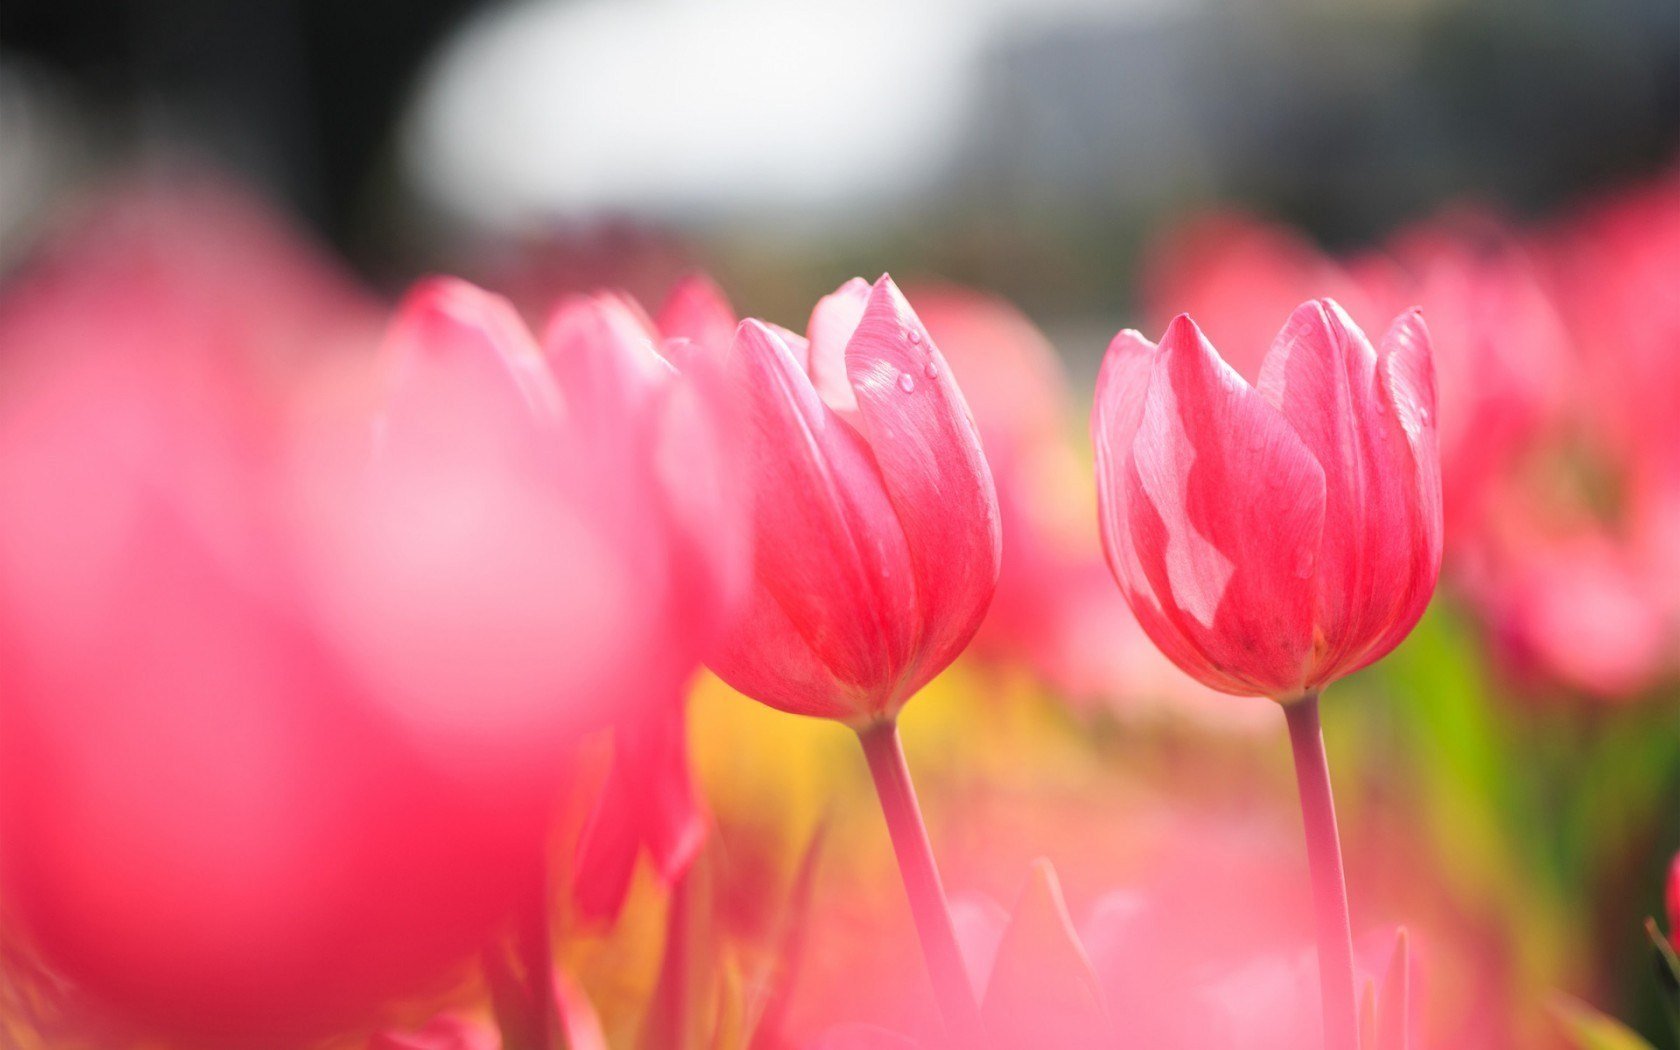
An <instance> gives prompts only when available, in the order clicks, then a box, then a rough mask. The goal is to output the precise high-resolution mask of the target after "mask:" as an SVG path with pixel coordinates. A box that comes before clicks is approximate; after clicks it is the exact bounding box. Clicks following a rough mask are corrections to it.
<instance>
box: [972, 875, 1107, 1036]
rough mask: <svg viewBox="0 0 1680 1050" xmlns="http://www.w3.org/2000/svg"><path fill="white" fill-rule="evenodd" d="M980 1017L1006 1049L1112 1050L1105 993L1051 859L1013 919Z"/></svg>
mask: <svg viewBox="0 0 1680 1050" xmlns="http://www.w3.org/2000/svg"><path fill="white" fill-rule="evenodd" d="M981 1010H982V1014H983V1016H984V1018H985V1022H986V1030H987V1032H988V1033H989V1034H990V1035H991V1037H992V1040H993V1044H994V1045H995V1046H996V1047H998V1048H1000V1050H1007V1048H1021V1050H1026V1048H1028V1047H1038V1046H1045V1045H1049V1046H1057V1047H1068V1048H1076V1047H1098V1046H1108V1045H1111V1040H1112V1039H1113V1037H1114V1033H1112V1032H1110V1031H1109V1016H1108V1008H1107V1006H1106V1004H1105V1003H1104V1000H1103V992H1102V986H1101V985H1100V984H1099V983H1098V981H1097V975H1096V973H1095V972H1094V971H1093V970H1092V969H1091V961H1090V959H1089V958H1088V957H1087V956H1086V954H1085V949H1084V947H1083V946H1082V945H1081V944H1080V942H1079V935H1078V934H1077V933H1075V932H1074V929H1073V921H1072V920H1071V919H1070V918H1069V917H1068V912H1067V904H1066V903H1065V902H1064V901H1063V900H1062V887H1061V883H1060V882H1059V881H1058V880H1057V878H1056V872H1055V869H1054V868H1052V867H1051V866H1050V862H1049V861H1047V860H1039V861H1037V862H1036V863H1034V864H1033V870H1032V876H1031V879H1030V881H1029V882H1028V883H1027V886H1026V888H1025V889H1024V890H1022V892H1021V897H1020V900H1018V901H1017V902H1016V904H1015V911H1014V913H1013V914H1012V915H1010V917H1009V925H1008V926H1007V927H1005V929H1004V931H1003V936H1002V938H1001V940H1000V941H999V942H998V947H997V956H996V960H995V961H994V962H993V964H992V972H991V979H990V980H989V981H988V982H987V985H986V995H985V1000H984V1003H983V1005H982V1007H981Z"/></svg>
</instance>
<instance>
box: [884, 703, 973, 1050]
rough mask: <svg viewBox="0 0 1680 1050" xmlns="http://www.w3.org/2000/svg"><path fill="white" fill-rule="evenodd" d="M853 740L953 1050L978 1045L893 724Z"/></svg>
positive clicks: (964, 976)
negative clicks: (882, 817) (883, 817)
mask: <svg viewBox="0 0 1680 1050" xmlns="http://www.w3.org/2000/svg"><path fill="white" fill-rule="evenodd" d="M858 740H859V742H860V743H862V744H863V756H864V758H865V759H867V760H868V762H869V775H870V776H871V777H872V778H873V779H874V781H875V793H876V795H878V796H879V797H880V799H881V810H882V812H883V813H884V814H885V815H886V818H887V832H888V834H889V835H891V837H892V844H893V852H894V853H895V854H897V856H898V870H899V874H900V875H901V876H902V877H903V879H904V891H905V893H906V895H908V896H909V898H910V912H911V914H912V915H913V916H914V917H915V920H916V932H917V934H918V935H919V936H920V937H921V941H922V957H923V958H924V959H925V960H926V962H927V968H928V976H929V977H930V978H931V979H932V981H933V991H934V995H935V996H936V997H937V998H938V1000H939V1009H940V1012H941V1013H942V1014H943V1015H944V1017H945V1027H946V1028H947V1029H948V1031H949V1034H950V1035H951V1036H952V1037H953V1038H955V1039H956V1040H957V1043H956V1044H955V1045H959V1046H975V1047H978V1046H982V1045H983V1042H982V1040H983V1035H982V1029H981V1025H980V1008H979V1006H978V1005H977V1004H976V1002H975V999H974V989H973V988H972V987H971V986H970V985H969V983H968V971H967V970H966V969H965V968H964V966H963V960H962V952H961V950H960V949H958V947H957V934H956V930H955V928H954V927H953V926H952V925H951V909H950V905H949V904H948V903H947V902H946V900H945V887H944V885H943V884H942V883H941V882H940V881H939V869H938V867H937V866H936V865H935V864H934V860H933V846H932V845H931V844H930V843H929V842H928V834H927V825H926V824H924V823H923V822H922V810H921V807H920V806H919V805H918V804H917V802H916V789H915V787H914V786H913V785H912V784H911V783H910V768H909V766H907V765H906V764H905V762H904V747H903V745H902V744H901V743H900V741H899V738H898V723H897V721H896V720H889V721H885V722H879V723H877V724H875V725H872V726H869V727H867V728H865V729H860V730H858Z"/></svg>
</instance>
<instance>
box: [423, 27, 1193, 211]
mask: <svg viewBox="0 0 1680 1050" xmlns="http://www.w3.org/2000/svg"><path fill="white" fill-rule="evenodd" d="M1161 2H1163V0H1120V2H1118V3H1116V2H1114V0H1110V2H1108V3H1104V2H1102V0H975V2H969V3H963V2H959V0H921V2H918V0H899V2H893V0H850V2H846V3H839V4H815V3H804V2H800V0H628V2H627V0H518V2H514V3H510V4H507V5H504V6H499V7H495V8H491V9H489V10H487V11H486V12H485V13H483V14H482V15H480V16H478V17H476V18H475V19H473V20H472V21H471V22H469V23H468V24H467V25H466V26H464V27H463V29H462V31H461V32H460V33H459V34H457V35H456V36H455V37H454V39H452V40H451V41H450V42H449V43H448V44H447V45H446V46H445V47H444V48H443V50H442V51H441V52H440V53H439V54H438V55H437V56H436V57H435V58H434V60H433V63H432V65H431V67H430V69H429V70H428V71H427V72H426V73H425V74H424V75H423V76H422V79H421V81H420V84H421V86H420V89H419V92H418V94H417V97H416V98H415V100H414V103H413V106H412V108H411V110H410V112H409V114H408V116H407V119H406V120H405V122H404V128H403V135H402V149H403V159H404V163H405V165H406V167H407V169H408V174H409V176H410V178H411V180H412V182H413V184H414V185H416V186H417V187H418V188H419V189H420V191H421V193H422V194H423V195H424V196H425V197H426V198H427V199H429V200H431V201H432V202H433V203H435V204H438V205H440V206H442V207H443V208H445V209H446V210H447V211H448V212H450V213H453V214H456V215H458V216H460V217H462V218H465V219H467V220H468V221H471V222H474V223H479V224H483V225H486V226H489V227H493V228H515V227H518V226H519V225H521V224H524V223H528V222H531V221H535V220H540V219H543V218H550V217H555V216H568V215H587V214H593V213H601V212H616V213H621V214H623V213H629V214H639V215H649V216H654V217H658V218H662V219H668V220H673V221H678V222H682V221H705V220H708V219H715V218H727V217H729V216H731V215H733V214H737V213H740V212H744V211H748V210H751V211H753V212H754V213H757V214H760V215H763V214H765V213H770V214H775V213H781V214H784V215H788V216H792V215H800V216H803V217H813V216H814V215H815V216H821V215H828V216H839V215H840V214H841V213H842V210H843V209H845V208H847V207H848V206H854V205H858V204H866V203H869V202H875V201H881V200H890V199H891V198H893V197H894V196H897V195H899V194H900V193H905V192H910V191H914V190H917V189H925V188H926V186H927V185H928V184H929V183H930V182H931V181H932V180H933V179H934V178H935V177H936V176H937V175H938V174H939V172H940V171H941V170H942V168H943V166H944V165H946V164H948V163H949V162H950V160H951V159H952V157H953V155H954V153H955V151H956V149H957V148H958V146H959V144H960V141H961V137H962V135H963V134H964V127H965V121H966V120H967V119H968V117H969V115H970V114H969V109H970V105H971V102H972V100H973V97H974V94H975V90H976V88H977V86H978V75H979V71H980V68H981V58H982V56H983V54H984V52H985V50H986V48H987V47H988V46H989V45H990V44H991V43H992V42H993V41H995V40H996V39H998V38H999V34H1002V33H1008V32H1020V31H1023V30H1024V29H1030V28H1031V27H1033V26H1034V25H1043V24H1045V23H1051V24H1066V23H1068V22H1074V21H1076V20H1078V19H1081V18H1098V17H1100V18H1112V17H1114V16H1115V15H1116V14H1117V13H1118V14H1120V15H1122V16H1136V15H1137V14H1139V13H1141V10H1142V9H1154V8H1155V7H1156V5H1157V4H1158V3H1161Z"/></svg>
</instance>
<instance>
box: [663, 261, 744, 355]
mask: <svg viewBox="0 0 1680 1050" xmlns="http://www.w3.org/2000/svg"><path fill="white" fill-rule="evenodd" d="M654 327H655V328H656V329H658V331H659V334H660V336H661V337H663V338H665V339H687V340H688V341H689V342H692V343H696V344H698V345H700V346H703V347H706V348H708V349H714V350H718V351H720V352H721V351H722V350H724V349H726V348H727V347H728V346H729V343H730V341H731V340H733V339H734V338H735V310H734V309H733V308H732V307H731V306H730V305H729V300H728V298H726V297H725V296H724V294H723V290H722V289H721V288H719V287H718V286H717V284H716V283H714V282H713V281H712V279H711V278H710V277H707V276H706V275H705V274H703V273H695V274H690V275H689V276H687V277H685V278H683V279H682V280H681V281H678V282H677V285H676V287H674V288H672V289H671V293H670V294H669V295H667V296H666V297H665V302H664V305H662V306H660V308H659V313H658V315H657V316H656V317H655V318H654Z"/></svg>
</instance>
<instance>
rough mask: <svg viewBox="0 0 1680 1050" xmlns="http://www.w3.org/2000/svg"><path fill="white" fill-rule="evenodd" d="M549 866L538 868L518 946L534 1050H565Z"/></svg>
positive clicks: (545, 864) (523, 917)
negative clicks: (556, 994) (556, 977)
mask: <svg viewBox="0 0 1680 1050" xmlns="http://www.w3.org/2000/svg"><path fill="white" fill-rule="evenodd" d="M549 900H550V895H549V882H548V865H547V863H546V862H545V863H542V864H540V865H539V867H538V870H537V873H536V879H535V885H533V886H532V887H531V897H530V899H529V901H528V902H527V904H526V907H525V909H524V911H523V913H522V914H521V915H520V919H519V930H518V942H519V951H520V954H521V955H523V956H524V959H523V964H524V970H525V983H526V984H527V985H528V986H529V989H530V1006H531V1013H530V1023H531V1031H530V1034H529V1037H530V1039H531V1043H532V1046H533V1047H534V1050H565V1046H566V1035H565V1032H564V1031H563V1030H562V1028H561V1025H560V1012H559V1007H558V1004H557V1003H556V1002H555V998H554V939H553V935H552V932H551V929H550V926H549Z"/></svg>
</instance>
